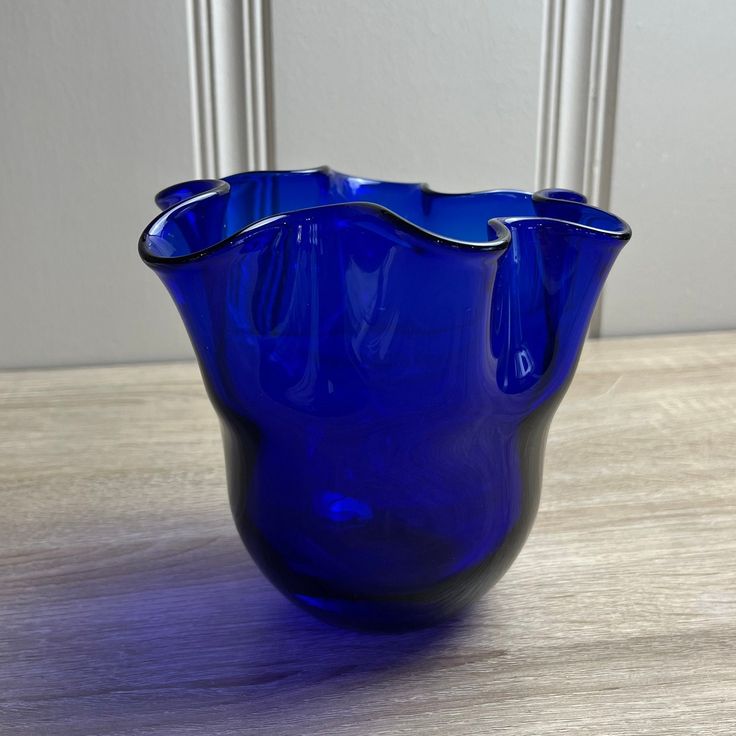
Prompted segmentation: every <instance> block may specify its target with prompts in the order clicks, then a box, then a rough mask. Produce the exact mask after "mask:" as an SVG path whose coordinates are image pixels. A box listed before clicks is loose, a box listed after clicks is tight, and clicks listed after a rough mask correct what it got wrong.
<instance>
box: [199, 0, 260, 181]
mask: <svg viewBox="0 0 736 736" xmlns="http://www.w3.org/2000/svg"><path fill="white" fill-rule="evenodd" d="M187 16H188V28H189V72H190V90H191V98H192V104H191V111H192V129H193V131H194V133H193V135H194V141H193V145H194V158H195V162H196V176H198V177H201V178H216V177H221V176H226V175H228V174H234V173H237V172H238V171H247V170H257V169H267V168H270V167H271V166H272V165H273V158H274V156H273V132H272V131H273V113H272V95H271V78H272V76H271V12H270V3H269V0H188V2H187Z"/></svg>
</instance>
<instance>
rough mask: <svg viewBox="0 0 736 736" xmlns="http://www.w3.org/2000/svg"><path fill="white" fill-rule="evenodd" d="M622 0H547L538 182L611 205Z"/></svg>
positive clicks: (538, 134) (538, 138)
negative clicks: (580, 193)
mask: <svg viewBox="0 0 736 736" xmlns="http://www.w3.org/2000/svg"><path fill="white" fill-rule="evenodd" d="M622 13H623V0H545V3H544V18H543V25H542V55H541V75H540V91H539V117H538V129H537V159H536V160H537V164H536V186H537V188H538V189H543V188H545V187H564V188H567V189H575V190H577V191H580V192H582V193H583V194H585V195H586V196H587V197H588V198H589V199H590V201H591V203H593V204H595V205H597V206H599V207H608V206H609V197H610V180H611V168H612V159H613V133H614V123H615V116H616V94H617V88H618V69H619V56H620V46H621V19H622Z"/></svg>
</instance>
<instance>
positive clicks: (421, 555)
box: [139, 168, 631, 629]
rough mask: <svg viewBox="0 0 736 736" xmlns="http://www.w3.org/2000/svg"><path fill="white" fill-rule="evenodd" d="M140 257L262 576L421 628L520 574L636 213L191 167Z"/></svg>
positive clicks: (296, 592) (547, 196)
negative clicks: (563, 421)
mask: <svg viewBox="0 0 736 736" xmlns="http://www.w3.org/2000/svg"><path fill="white" fill-rule="evenodd" d="M156 201H157V204H158V205H159V206H160V207H161V208H162V209H163V210H164V212H163V213H162V214H161V215H159V216H158V217H157V218H156V219H155V220H154V221H153V222H152V223H151V224H150V225H149V226H148V227H147V228H146V229H145V231H144V233H143V235H142V237H141V240H140V246H139V250H140V255H141V257H142V258H143V260H144V261H145V262H146V263H147V264H148V265H149V266H151V268H153V270H154V271H156V273H157V274H158V276H159V277H160V278H161V280H162V281H163V282H164V284H165V286H166V288H167V289H168V290H169V292H170V294H171V296H172V297H173V299H174V302H175V303H176V305H177V307H178V309H179V312H180V314H181V317H182V319H183V320H184V322H185V324H186V327H187V330H188V332H189V335H190V337H191V340H192V344H193V346H194V349H195V352H196V354H197V358H198V361H199V365H200V368H201V371H202V375H203V378H204V382H205V385H206V388H207V392H208V394H209V396H210V398H211V400H212V403H213V405H214V407H215V409H216V411H217V414H218V416H219V418H220V421H221V426H222V436H223V440H224V446H225V459H226V465H227V479H228V488H229V497H230V504H231V508H232V512H233V516H234V518H235V522H236V524H237V527H238V530H239V532H240V535H241V537H242V539H243V541H244V542H245V545H246V547H247V548H248V550H249V551H250V554H251V555H252V557H253V559H254V560H255V561H256V563H257V564H258V566H259V567H260V569H261V570H262V571H263V572H264V574H265V575H266V576H267V577H268V578H269V579H270V580H271V581H272V582H273V584H274V585H275V586H276V587H277V588H278V589H279V590H281V591H282V592H283V593H284V594H286V595H287V596H288V597H289V598H290V599H291V600H293V601H294V602H295V603H297V604H299V605H300V606H302V607H304V608H306V609H307V610H309V611H311V612H312V613H314V614H316V615H317V616H320V617H322V618H325V619H327V620H329V621H332V622H334V623H340V624H346V625H351V626H358V627H368V628H380V629H392V628H399V629H401V628H408V627H414V626H423V625H427V624H431V623H433V622H436V621H438V620H441V619H443V618H445V617H448V616H451V615H454V614H455V613H456V612H458V611H459V610H460V609H462V608H463V607H465V606H466V605H467V604H469V603H470V602H471V601H473V600H475V599H476V598H478V597H479V596H480V595H482V594H483V593H484V592H485V591H486V590H487V589H488V588H489V587H490V586H491V585H493V583H494V582H495V581H496V580H498V578H499V577H500V576H501V575H502V574H503V573H504V572H505V570H506V569H507V568H508V567H509V565H510V564H511V562H512V561H513V559H514V558H515V557H516V555H517V554H518V552H519V550H520V548H521V546H522V545H523V543H524V540H525V539H526V537H527V535H528V533H529V530H530V527H531V524H532V522H533V520H534V516H535V514H536V510H537V506H538V502H539V494H540V487H541V481H542V461H543V455H544V446H545V441H546V436H547V430H548V428H549V424H550V420H551V419H552V415H553V413H554V411H555V409H556V407H557V405H558V403H559V401H560V399H561V398H562V396H563V394H564V392H565V389H566V388H567V386H568V384H569V383H570V380H571V378H572V374H573V371H574V369H575V365H576V362H577V360H578V356H579V354H580V350H581V346H582V343H583V341H584V339H585V334H586V330H587V327H588V323H589V320H590V317H591V314H592V312H593V309H594V306H595V303H596V299H597V297H598V294H599V292H600V289H601V286H602V284H603V282H604V280H605V278H606V275H607V274H608V271H609V269H610V268H611V265H612V264H613V261H614V259H615V258H616V256H617V254H618V252H619V251H620V249H621V247H622V246H623V245H624V243H625V242H626V241H627V240H628V239H629V237H630V235H631V232H630V229H629V227H628V226H627V225H626V224H625V223H624V222H623V221H622V220H620V219H619V218H617V217H615V216H614V215H612V214H609V213H607V212H604V211H601V210H599V209H596V208H594V207H591V206H589V205H587V204H586V202H585V198H584V197H582V196H581V195H579V194H576V193H574V192H571V191H565V190H546V191H542V192H538V193H536V194H530V193H527V192H521V191H503V190H498V191H488V192H480V193H474V194H458V195H450V194H441V193H438V192H434V191H432V190H430V189H428V188H427V187H426V186H423V185H418V184H395V183H388V182H380V181H371V180H367V179H361V178H357V177H352V176H345V175H342V174H338V173H336V172H334V171H331V170H329V169H327V168H321V169H314V170H310V171H285V172H255V173H244V174H238V175H235V176H231V177H227V178H225V179H223V180H210V181H193V182H187V183H184V184H178V185H176V186H173V187H171V188H169V189H166V190H164V191H163V192H161V193H160V194H159V195H158V196H157V200H156Z"/></svg>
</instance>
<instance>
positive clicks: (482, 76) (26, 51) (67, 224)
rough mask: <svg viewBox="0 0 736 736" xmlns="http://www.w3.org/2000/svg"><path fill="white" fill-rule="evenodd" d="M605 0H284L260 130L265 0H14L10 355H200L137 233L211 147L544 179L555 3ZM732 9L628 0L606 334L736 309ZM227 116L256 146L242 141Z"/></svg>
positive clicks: (0, 325) (0, 280) (584, 10)
mask: <svg viewBox="0 0 736 736" xmlns="http://www.w3.org/2000/svg"><path fill="white" fill-rule="evenodd" d="M590 2H591V3H594V2H595V5H594V6H593V5H591V6H588V5H587V4H586V3H585V2H584V1H583V0H462V1H459V2H454V1H453V2H450V0H400V1H399V2H397V1H396V0H370V2H366V1H365V0H362V1H360V0H272V3H271V4H272V8H271V13H270V18H271V21H272V35H273V38H272V41H273V43H272V51H273V54H272V56H273V69H272V75H271V77H270V79H271V80H272V82H273V88H272V92H273V100H272V102H273V106H272V107H273V111H274V113H275V114H274V117H273V121H274V126H273V127H272V128H268V130H266V129H265V128H264V126H263V125H261V124H260V123H258V125H256V124H255V123H254V121H253V117H254V116H253V114H251V115H247V114H246V110H245V109H243V108H244V107H248V109H250V110H251V112H252V111H253V110H254V109H255V108H258V110H260V111H261V112H262V111H263V109H265V101H264V100H265V98H264V94H265V91H264V84H265V81H266V80H267V79H268V78H269V76H268V75H267V74H265V73H264V74H262V75H261V76H260V77H258V75H256V76H252V72H253V70H254V69H258V68H259V65H261V66H262V64H261V62H262V61H263V59H264V57H263V56H262V54H263V53H264V49H265V48H266V46H265V45H263V46H260V45H259V43H257V41H259V38H260V36H258V33H259V29H260V28H261V21H262V20H263V18H266V17H267V16H268V13H265V7H266V5H267V4H268V0H125V1H124V2H120V1H119V0H22V1H21V0H0V166H2V172H3V175H2V177H0V253H1V254H2V264H3V267H2V268H1V269H0V368H3V367H16V366H47V365H48V366H53V365H67V364H80V363H100V362H115V361H133V360H155V359H170V358H178V357H187V356H190V355H191V348H190V346H189V344H188V340H187V338H186V335H185V333H184V329H183V327H182V326H181V324H180V320H179V318H178V316H177V314H176V311H175V309H174V307H173V305H172V304H171V302H170V299H169V297H168V296H167V295H166V293H165V291H164V289H163V288H162V287H161V285H160V284H159V283H158V281H157V279H156V278H155V276H154V275H153V274H152V273H150V272H148V271H147V270H146V269H145V267H144V266H143V265H142V263H140V261H139V259H138V256H137V253H136V241H137V238H138V235H139V233H140V231H141V230H142V228H143V226H144V225H145V224H146V222H147V221H148V220H149V219H150V218H151V217H153V215H154V214H155V209H154V207H153V203H152V196H153V194H154V193H155V192H156V191H157V190H158V189H159V188H161V187H162V186H165V185H168V184H171V183H173V182H176V181H178V180H182V179H188V178H191V177H193V176H194V175H195V169H197V167H199V169H200V170H202V171H204V170H205V169H206V168H207V167H206V166H205V165H204V163H206V162H204V159H206V158H207V156H209V158H210V159H212V161H213V162H218V161H219V162H220V163H219V164H217V165H215V163H212V162H210V163H211V166H210V168H213V167H214V168H213V170H212V171H211V172H208V173H213V174H214V173H219V174H225V173H231V172H230V171H219V169H223V168H239V169H245V168H246V167H247V166H248V165H256V164H254V163H253V162H254V161H256V160H258V161H260V160H261V159H264V160H265V155H266V154H265V151H266V149H267V148H268V149H269V150H271V149H273V150H275V161H273V164H274V165H275V166H277V167H280V168H301V167H311V166H315V165H319V164H323V163H327V164H329V165H331V166H333V167H335V168H337V169H339V170H342V171H346V172H348V173H355V174H359V175H363V176H369V177H370V176H374V177H377V178H386V179H394V180H405V181H412V180H414V181H417V180H418V181H428V182H429V183H430V184H431V185H432V186H434V187H436V188H438V189H442V190H447V191H458V190H475V189H485V188H489V187H498V186H501V187H519V188H525V189H530V188H532V187H533V186H534V175H535V156H536V151H535V148H536V143H537V120H538V100H539V80H540V64H541V56H542V55H541V42H542V37H543V35H544V36H545V38H548V39H549V38H551V37H552V36H549V35H548V34H546V33H544V29H543V15H544V14H543V9H544V8H545V7H546V8H547V11H548V12H547V15H546V17H547V19H548V21H550V24H549V25H548V26H547V27H548V28H550V29H552V28H554V27H555V26H554V23H552V22H551V21H553V20H554V18H555V17H557V18H558V19H559V18H561V17H563V16H564V17H565V18H567V19H568V20H569V19H571V18H573V15H572V14H573V13H578V14H580V15H579V16H577V17H579V18H580V17H582V16H583V15H586V14H587V16H588V17H591V16H592V15H595V17H598V18H600V17H601V16H600V10H601V8H602V7H603V6H604V5H605V6H606V7H609V6H608V5H607V3H604V2H602V0H590ZM592 7H595V8H596V10H595V13H592V12H591V8H592ZM192 9H194V10H195V11H196V12H193V13H192V16H191V17H192V18H195V19H199V20H198V21H195V24H194V25H193V28H195V27H196V28H198V29H199V34H198V35H196V38H197V39H198V41H197V43H196V44H195V45H194V46H192V44H191V43H190V42H189V40H188V28H187V12H188V10H189V11H191V10H192ZM563 10H564V13H563ZM200 21H201V22H202V23H203V25H201V26H196V23H197V22H200ZM572 25H574V24H572ZM735 25H736V4H735V3H732V2H730V0H710V1H709V2H705V0H701V2H698V3H696V2H684V1H683V0H679V1H678V2H673V1H672V0H647V2H636V1H635V0H629V2H627V3H626V6H625V12H624V21H623V42H622V53H621V67H620V82H619V86H620V89H619V98H618V113H617V118H616V127H615V147H614V161H613V173H614V180H613V187H612V200H611V207H612V209H613V210H614V211H616V212H617V213H618V214H621V215H622V216H623V217H625V218H626V219H628V220H629V221H630V222H631V225H632V227H633V229H634V240H633V241H632V243H631V244H630V245H629V246H627V248H626V249H625V250H624V252H623V254H622V256H621V258H620V259H619V262H618V263H617V264H616V267H615V269H614V272H613V274H612V276H611V279H610V280H609V284H608V287H607V289H606V291H605V293H604V299H603V310H602V332H603V334H609V335H610V334H629V333H642V332H660V331H673V330H674V331H679V330H688V329H712V328H723V327H736V288H734V286H733V284H734V283H735V282H736V271H735V269H736V257H735V256H734V255H733V248H734V245H733V238H732V236H731V228H730V227H729V225H730V219H731V213H730V208H731V194H732V193H733V191H734V185H733V183H732V171H731V170H732V162H733V160H734V158H735V157H736V142H735V141H736V139H734V137H733V136H732V131H733V130H734V128H735V127H736V105H735V104H734V102H733V99H732V91H733V90H734V89H736V70H735V67H734V64H733V61H734V51H733V48H734V46H733V41H732V33H731V29H732V28H733V27H734V26H735ZM562 26H565V27H567V23H566V22H565V23H564V24H562V25H561V26H560V27H562ZM581 28H582V26H581ZM578 30H580V29H578ZM585 32H590V33H593V34H594V33H595V31H590V29H589V31H585ZM223 34H224V35H225V36H227V39H224V38H223ZM254 34H255V35H254ZM563 35H564V34H563ZM254 39H255V40H254ZM225 40H226V41H227V43H224V41H225ZM588 40H590V39H587V40H586V38H585V37H584V36H581V37H580V38H577V41H575V39H574V38H573V43H572V45H571V44H570V43H569V42H570V38H569V37H565V38H564V40H563V41H562V42H561V43H562V47H563V49H564V53H565V54H568V53H569V52H570V49H571V48H573V49H574V48H576V46H575V44H576V43H577V45H578V46H580V47H585V45H586V43H587V42H588ZM210 42H211V44H210ZM208 44H210V45H208ZM546 48H547V51H546V53H545V63H546V64H547V65H550V64H551V67H550V68H552V67H554V65H555V62H554V60H555V58H557V57H556V56H555V53H556V51H554V49H555V48H556V47H553V46H550V45H549V43H548V44H547V47H546ZM228 49H231V50H232V53H230V51H228ZM550 50H551V51H550ZM223 54H224V55H225V56H226V57H227V58H226V59H224V61H223V59H222V57H223ZM259 54H261V55H259ZM570 58H571V57H570V56H569V55H568V56H566V57H565V59H566V60H567V62H569V61H570ZM572 58H573V62H572V63H570V64H567V67H566V68H568V67H569V68H570V69H573V70H574V69H575V68H576V66H575V61H574V59H575V56H574V54H573V57H572ZM254 60H255V63H254ZM192 62H194V63H192ZM244 63H246V64H249V67H248V71H247V73H245V72H243V64H244ZM563 66H565V65H564V64H563ZM545 68H547V67H545ZM614 68H615V65H614ZM233 70H236V71H237V77H238V79H239V80H241V79H242V82H243V84H244V85H245V86H248V84H250V86H249V87H248V91H247V94H245V95H241V94H239V93H238V90H237V89H235V90H233V89H232V88H233V86H234V85H233V76H232V74H233V73H234V72H233ZM192 72H196V73H194V79H193V80H190V74H192ZM256 77H258V79H256ZM545 78H547V77H545ZM551 78H552V77H550V79H551ZM592 78H593V77H592V76H591V79H592ZM246 80H250V82H248V83H246ZM259 80H260V81H259ZM563 81H564V80H563ZM568 81H569V80H568ZM192 84H193V85H194V88H195V89H197V90H198V91H199V96H198V100H199V104H198V105H195V106H194V107H193V106H192V95H191V92H190V90H191V89H192V87H191V86H190V85H192ZM235 86H237V85H235ZM562 86H563V87H564V86H565V85H564V84H563V85H562ZM553 88H554V85H552V87H549V86H548V89H553ZM598 91H600V90H598ZM581 94H582V95H583V96H584V95H585V94H586V90H585V89H582V91H581ZM596 95H597V92H596V91H595V89H594V87H590V96H589V98H588V99H589V100H598V102H600V99H601V95H598V96H596ZM546 99H547V104H549V101H550V100H553V101H554V99H557V100H558V101H559V99H560V98H559V97H555V95H554V94H552V96H551V97H550V95H548V96H547V98H546ZM580 100H581V98H580V96H578V102H580ZM583 102H584V103H585V100H583ZM553 107H554V106H553ZM193 109H196V110H197V114H196V116H195V117H194V118H193V113H192V111H193ZM570 109H571V108H569V107H566V110H567V111H568V112H569V111H570ZM576 109H578V110H584V109H585V108H584V105H583V107H578V108H576ZM555 114H559V111H558V112H557V113H555ZM223 116H224V119H223ZM230 116H233V117H232V118H231V117H230ZM256 117H257V116H256ZM259 120H260V118H259ZM256 122H258V120H256ZM264 125H265V123H264ZM228 126H229V127H228ZM238 126H241V127H238ZM259 126H260V127H259ZM267 127H268V126H266V128H267ZM224 129H227V130H230V131H231V132H232V131H233V130H235V131H237V130H244V131H245V133H244V135H243V136H242V138H243V141H242V143H243V146H241V147H243V148H244V149H245V148H248V150H250V149H249V147H251V148H252V144H253V142H254V141H256V142H259V143H258V146H260V148H259V149H258V150H259V151H260V153H258V151H255V149H254V150H253V151H250V152H249V153H248V154H247V156H246V155H245V153H244V154H243V157H244V158H243V162H242V163H240V162H239V161H238V160H236V159H237V158H238V156H237V155H236V156H234V158H233V156H230V157H229V158H228V156H225V155H224V154H225V153H227V151H225V150H224V149H223V150H219V149H220V148H222V145H223V144H224V142H226V141H225V138H226V136H224V135H221V134H220V133H222V130H224ZM264 136H266V137H268V136H270V144H269V145H268V146H266V144H265V143H264V141H263V140H261V139H262V138H264ZM552 138H554V136H552ZM543 139H544V136H542V138H541V139H540V140H543ZM210 149H212V150H210ZM239 150H240V149H238V151H239ZM586 150H587V149H586ZM195 152H196V157H197V161H195ZM256 153H258V156H256V155H255V154H256ZM558 153H559V152H558ZM205 154H207V156H205ZM238 155H240V154H238ZM586 155H587V154H586ZM225 161H227V162H228V163H227V165H226V164H225V163H224V162H225ZM598 163H599V162H597V161H596V160H592V159H591V161H587V163H586V166H588V165H589V167H590V168H591V170H594V169H595V166H597V165H598ZM558 164H559V162H558ZM258 165H260V164H258ZM215 169H217V170H215ZM553 178H554V177H553ZM606 179H607V177H606Z"/></svg>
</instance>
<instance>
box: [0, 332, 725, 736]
mask: <svg viewBox="0 0 736 736" xmlns="http://www.w3.org/2000/svg"><path fill="white" fill-rule="evenodd" d="M735 448H736V333H720V334H717V333H714V334H705V335H699V336H677V337H675V336H672V337H660V338H654V339H652V338H638V339H625V340H609V341H600V342H597V341H593V342H590V343H589V344H588V345H587V347H586V350H585V354H584V357H583V360H582V362H581V366H580V369H579V373H578V376H577V377H576V379H575V381H574V383H573V387H572V389H571V390H570V393H569V394H568V396H567V397H566V399H565V401H564V402H563V404H562V407H561V408H560V410H559V413H558V415H557V417H556V419H555V421H554V423H553V426H552V432H551V435H550V440H549V446H548V453H547V464H546V470H545V488H544V495H543V502H542V507H541V509H540V513H539V517H538V519H537V524H536V527H535V530H534V532H533V533H532V536H531V538H530V540H529V542H528V543H527V546H526V548H525V549H524V551H523V552H522V554H521V556H520V558H519V559H518V560H517V562H516V563H515V564H514V566H513V567H512V569H511V570H510V571H509V573H507V575H506V576H505V578H504V579H503V580H502V581H501V582H500V583H499V584H498V585H497V586H496V587H495V588H494V589H493V590H492V591H491V593H490V594H489V595H487V596H486V598H485V599H484V600H483V602H482V603H481V604H479V605H477V606H476V607H475V608H474V609H473V610H472V611H471V612H470V613H469V614H468V615H467V616H466V617H464V618H463V619H462V620H458V621H455V622H452V623H450V624H447V625H445V626H442V627H440V628H437V629H432V630H428V631H421V632H417V633H412V634H405V635H380V636H379V635H371V634H358V633H351V632H346V631H341V630H337V629H332V628H330V627H328V626H326V625H324V624H321V623H319V622H317V621H313V620H312V619H311V618H309V617H308V616H307V615H306V614H303V613H301V612H300V611H298V610H297V609H295V608H293V607H292V606H291V605H290V604H288V603H287V602H285V601H284V600H282V599H281V597H280V596H279V595H278V594H277V593H276V592H274V591H273V590H272V589H271V588H270V587H269V585H268V584H267V583H266V582H265V581H264V580H263V579H262V577H261V576H260V575H259V573H258V572H257V571H256V570H255V568H254V567H253V565H252V563H250V561H249V560H248V557H247V555H246V553H245V551H244V550H243V548H242V546H241V543H240V541H239V539H238V538H237V535H236V533H235V530H234V527H233V524H232V521H231V519H230V514H229V510H228V507H227V502H226V494H225V483H224V474H223V462H222V456H221V448H220V438H219V434H218V428H217V423H216V420H215V417H214V414H213V412H212V410H211V408H210V407H209V404H208V402H207V399H206V397H205V395H204V391H203V389H202V387H201V382H200V379H199V375H198V372H197V370H196V368H195V367H194V366H193V365H191V364H167V365H144V366H120V367H107V368H83V369H71V370H58V371H29V372H12V373H0V504H1V506H0V509H1V511H0V734H3V736H5V735H6V734H34V736H35V735H37V734H95V736H101V735H103V734H110V735H113V734H116V735H120V734H232V735H234V734H344V735H355V736H358V735H361V736H365V735H366V734H375V735H377V736H383V735H387V734H412V736H415V735H416V734H443V735H448V736H454V735H460V734H489V733H503V734H513V735H514V736H522V735H526V734H529V735H530V736H531V735H532V734H533V735H535V736H539V735H544V734H563V733H564V734H617V735H618V734H641V733H647V734H662V735H664V734H667V736H672V735H674V734H724V735H725V734H728V735H729V736H731V735H732V734H733V733H734V732H736V657H735V656H734V651H733V645H734V637H735V636H736V487H735V486H736V480H735V479H736V457H735V455H736V453H735V452H734V450H735Z"/></svg>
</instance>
